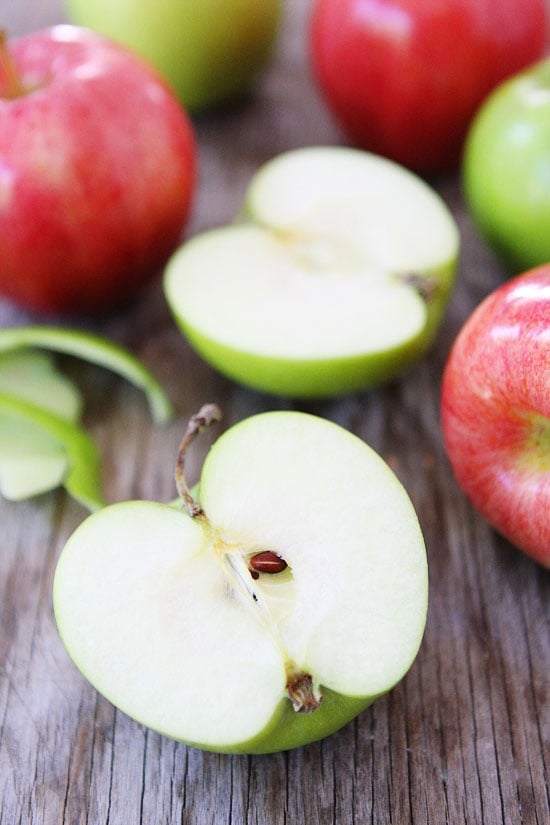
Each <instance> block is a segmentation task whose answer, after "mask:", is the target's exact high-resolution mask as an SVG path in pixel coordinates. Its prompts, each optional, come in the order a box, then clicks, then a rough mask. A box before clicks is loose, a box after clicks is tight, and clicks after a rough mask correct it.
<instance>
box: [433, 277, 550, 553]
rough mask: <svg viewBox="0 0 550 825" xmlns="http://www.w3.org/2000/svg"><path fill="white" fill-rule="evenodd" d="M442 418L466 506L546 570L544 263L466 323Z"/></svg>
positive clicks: (549, 380) (547, 333) (548, 441)
mask: <svg viewBox="0 0 550 825" xmlns="http://www.w3.org/2000/svg"><path fill="white" fill-rule="evenodd" d="M441 420H442V427H443V436H444V440H445V445H446V448H447V453H448V456H449V459H450V462H451V465H452V468H453V470H454V473H455V475H456V478H457V480H458V483H459V484H460V486H461V487H462V489H463V490H464V492H465V493H466V495H467V496H468V497H469V499H470V500H471V502H472V504H473V505H474V507H476V509H477V510H478V511H479V512H480V513H481V514H482V515H483V516H484V517H485V518H486V519H487V520H488V521H489V522H490V523H491V524H492V525H493V526H494V527H495V528H496V529H497V530H498V531H499V532H501V533H502V534H503V535H504V536H506V538H508V539H509V540H510V541H511V542H512V543H513V544H515V545H516V546H517V547H519V548H520V549H521V550H523V551H524V552H525V553H527V554H528V555H529V556H531V557H532V558H534V559H536V561H538V562H540V563H541V564H543V565H545V566H546V567H550V264H545V265H544V266H540V267H537V268H536V269H531V270H529V271H528V272H526V273H524V274H523V275H519V276H518V277H516V278H514V279H513V280H511V281H508V282H507V283H506V284H504V285H503V286H501V287H500V288H499V289H497V290H495V291H494V292H492V293H491V294H490V295H489V296H488V297H487V298H486V299H485V300H484V301H483V302H482V303H481V304H480V305H479V306H478V307H477V309H475V310H474V312H473V313H472V315H471V316H470V317H469V318H468V320H467V321H466V323H465V324H464V326H463V327H462V329H461V331H460V332H459V334H458V336H457V339H456V341H455V343H454V345H453V348H452V350H451V353H450V356H449V359H448V362H447V365H446V367H445V372H444V376H443V387H442V402H441Z"/></svg>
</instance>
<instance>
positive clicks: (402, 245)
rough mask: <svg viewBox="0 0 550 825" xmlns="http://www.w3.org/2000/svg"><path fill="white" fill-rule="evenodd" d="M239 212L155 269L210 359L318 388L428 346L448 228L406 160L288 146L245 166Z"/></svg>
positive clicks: (398, 361) (367, 379) (270, 388)
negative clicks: (260, 163) (248, 176)
mask: <svg viewBox="0 0 550 825" xmlns="http://www.w3.org/2000/svg"><path fill="white" fill-rule="evenodd" d="M241 218H242V220H240V221H239V222H238V223H235V224H232V225H230V226H226V227H221V228H217V229H212V230H209V231H206V232H204V233H202V234H200V235H198V236H195V237H194V238H192V239H191V240H189V241H188V242H186V243H185V244H184V245H183V246H182V247H180V249H178V250H177V251H176V253H174V255H173V256H172V258H171V259H170V260H169V262H168V265H167V267H166V270H165V281H164V284H165V294H166V297H167V301H168V304H169V306H170V307H171V310H172V312H173V315H174V317H175V319H176V322H177V323H178V325H179V326H180V328H181V330H182V332H183V334H184V335H185V336H186V337H187V339H188V340H189V342H190V343H191V345H192V346H193V347H194V348H195V349H196V351H197V352H198V353H199V354H200V355H201V356H202V357H203V358H204V359H205V360H206V361H208V362H209V363H210V364H211V365H212V366H214V367H215V368H216V369H218V370H219V371H220V372H222V373H223V374H225V375H227V376H228V377H230V378H232V379H234V380H235V381H237V382H239V383H242V384H245V385H248V386H251V387H253V388H255V389H258V390H261V391H264V392H270V393H274V394H279V395H285V396H293V397H301V398H308V397H310V398H311V397H323V396H331V395H337V394H342V393H346V392H351V391H355V390H361V389H365V388H368V387H370V386H373V385H376V384H378V383H380V382H384V381H388V380H390V379H391V378H394V377H395V376H397V375H399V374H400V373H402V372H403V371H404V370H405V369H406V368H407V367H408V366H409V365H410V364H411V363H413V362H414V361H415V360H417V359H418V358H419V357H420V356H421V355H422V354H423V353H424V352H425V351H426V349H427V348H428V347H429V345H430V343H431V342H432V340H433V338H434V336H435V334H436V332H437V329H438V326H439V323H440V321H441V319H442V317H443V314H444V311H445V308H446V305H447V301H448V298H449V294H450V291H451V288H452V284H453V280H454V274H455V270H456V265H457V259H458V250H459V234H458V230H457V226H456V223H455V221H454V218H453V217H452V215H451V213H450V212H449V210H448V208H447V206H446V205H445V203H444V202H443V200H442V199H441V198H440V196H439V195H438V194H437V193H436V192H435V191H434V190H433V189H431V188H430V187H429V186H428V185H427V184H426V183H425V182H424V181H422V180H421V179H420V178H418V177H417V176H416V175H414V174H413V173H412V172H410V171H408V170H406V169H404V168H402V167H400V166H398V165H396V164H395V163H392V162H391V161H388V160H386V159H384V158H381V157H378V156H375V155H372V154H369V153H366V152H362V151H360V150H357V149H351V148H344V147H335V146H333V147H309V148H304V149H296V150H293V151H290V152H287V153H285V154H283V155H280V156H278V157H277V158H275V159H273V160H271V161H270V162H268V163H267V164H266V165H265V166H264V167H262V168H261V169H260V170H259V171H258V172H257V173H256V175H255V176H254V178H253V179H252V182H251V184H250V187H249V189H248V192H247V195H246V198H245V207H244V210H243V213H242V215H241Z"/></svg>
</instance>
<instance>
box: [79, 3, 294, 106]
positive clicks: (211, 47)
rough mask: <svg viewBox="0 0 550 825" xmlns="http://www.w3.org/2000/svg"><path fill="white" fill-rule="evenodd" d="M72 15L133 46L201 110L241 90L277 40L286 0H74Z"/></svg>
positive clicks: (185, 100) (188, 103) (228, 99)
mask: <svg viewBox="0 0 550 825" xmlns="http://www.w3.org/2000/svg"><path fill="white" fill-rule="evenodd" d="M66 5H67V8H68V11H69V14H70V16H71V18H72V20H73V21H74V22H75V23H79V24H80V25H84V26H88V27H89V28H91V29H95V30H97V31H99V32H101V33H102V34H104V35H107V36H108V37H111V38H113V39H114V40H117V41H119V42H120V43H123V44H125V45H126V46H129V47H130V48H132V49H133V50H135V51H136V52H138V53H139V54H141V55H142V56H143V57H145V58H146V59H147V60H149V61H150V62H151V63H152V64H153V65H154V66H156V68H157V69H158V70H159V71H160V72H161V73H162V74H163V75H164V77H166V79H167V80H168V81H169V82H170V84H171V85H172V86H173V88H174V90H175V91H176V92H177V94H178V96H179V98H180V100H181V101H182V102H183V103H184V104H185V106H186V107H188V108H190V109H193V110H196V109H204V108H208V107H213V106H218V105H220V104H222V103H228V102H231V101H232V100H234V99H235V98H237V97H239V96H241V95H242V94H243V93H244V92H245V91H246V90H247V89H248V88H249V87H250V85H251V83H252V81H253V80H254V78H255V77H256V75H257V74H258V73H259V72H260V71H261V70H262V69H263V68H264V66H265V64H266V62H267V60H268V58H269V56H270V54H271V52H272V49H273V46H274V43H275V38H276V34H277V31H278V27H279V21H280V16H281V0H262V2H261V3H259V2H258V0H67V3H66Z"/></svg>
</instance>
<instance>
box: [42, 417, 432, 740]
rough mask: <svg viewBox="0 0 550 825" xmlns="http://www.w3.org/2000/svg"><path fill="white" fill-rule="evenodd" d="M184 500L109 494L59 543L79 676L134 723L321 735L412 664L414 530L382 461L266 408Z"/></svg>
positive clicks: (215, 451) (64, 605) (238, 734)
mask: <svg viewBox="0 0 550 825" xmlns="http://www.w3.org/2000/svg"><path fill="white" fill-rule="evenodd" d="M218 417H219V411H218V410H217V408H216V407H215V406H214V405H207V406H206V407H205V408H203V409H202V410H201V411H200V412H199V413H198V414H197V415H196V416H194V417H193V418H192V419H191V421H190V424H189V427H188V429H187V431H186V433H185V436H184V438H183V441H182V446H181V447H180V451H179V453H178V460H177V463H176V480H177V486H178V490H179V492H180V496H181V500H182V506H181V507H178V506H174V504H159V503H154V502H123V503H118V504H113V505H110V506H108V507H106V508H104V509H103V510H100V511H99V512H97V513H94V514H92V515H91V516H89V517H88V518H87V519H86V520H85V521H84V522H83V523H82V524H81V525H80V526H79V527H78V528H77V530H76V531H75V533H74V534H73V535H72V537H71V538H70V539H69V541H68V542H67V544H66V545H65V548H64V550H63V551H62V554H61V556H60V559H59V562H58V566H57V570H56V574H55V581H54V591H53V598H54V609H55V616H56V620H57V624H58V628H59V631H60V634H61V637H62V639H63V641H64V643H65V646H66V648H67V650H68V652H69V654H70V656H71V657H72V659H73V661H74V662H75V664H76V665H77V667H78V668H79V669H80V670H81V672H82V673H83V674H84V676H86V677H87V679H88V680H89V681H90V682H91V683H92V685H94V686H95V687H96V688H97V690H99V691H100V692H101V693H102V694H103V695H104V696H105V697H107V699H109V700H110V701H111V702H112V703H113V704H115V705H116V706H117V707H119V708H120V709H121V710H122V711H124V712H125V713H126V714H128V715H129V716H131V717H133V718H134V719H136V720H138V721H139V722H140V723H142V724H144V725H146V726H148V727H150V728H152V729H154V730H156V731H158V732H160V733H162V734H164V735H167V736H169V737H172V738H175V739H177V740H181V741H184V742H186V743H189V744H192V745H194V746H197V747H202V748H204V749H207V750H214V751H222V752H235V753H267V752H272V751H279V750H286V749H289V748H293V747H297V746H299V745H302V744H305V743H307V742H310V741H313V740H317V739H320V738H322V737H324V736H326V735H328V734H330V733H331V732H333V731H335V730H337V729H338V728H340V727H341V726H342V725H344V724H345V723H347V722H348V721H349V720H350V719H352V718H353V717H355V716H356V715H357V714H358V713H359V712H360V711H361V710H362V709H363V708H365V707H366V706H367V705H369V704H370V703H371V702H372V701H373V699H374V698H376V697H377V696H380V695H381V694H383V693H385V692H387V691H388V690H390V689H391V688H392V687H393V686H394V685H395V684H396V682H397V681H398V680H400V679H401V678H402V677H403V676H404V674H405V673H406V671H407V670H408V669H409V667H410V666H411V664H412V662H413V660H414V658H415V656H416V654H417V651H418V649H419V645H420V643H421V639H422V635H423V631H424V626H425V621H426V609H427V563H426V553H425V547H424V541H423V537H422V533H421V530H420V527H419V523H418V519H417V516H416V514H415V511H414V509H413V506H412V503H411V501H410V499H409V497H408V495H407V493H406V492H405V490H404V488H403V486H402V485H401V483H400V481H399V480H398V479H397V478H396V476H395V475H394V473H393V472H392V471H391V470H390V468H389V467H388V465H387V464H386V463H385V462H384V461H383V460H382V458H380V457H379V456H378V455H377V454H376V453H375V452H374V451H373V450H372V449H371V448H370V447H369V446H367V445H366V444H365V443H364V442H363V441H361V440H360V439H359V438H357V437H356V436H355V435H352V434H351V433H349V432H347V431H346V430H344V429H343V428H341V427H340V426H338V425H337V424H334V423H332V422H329V421H327V420H325V419H321V418H318V417H316V416H312V415H309V414H305V413H300V412H290V411H282V412H269V413H262V414H260V415H256V416H253V417H251V418H248V419H246V420H244V421H242V422H240V423H239V424H237V425H235V426H233V427H231V428H230V429H228V430H226V432H225V433H224V434H223V435H222V436H221V437H220V438H219V439H218V440H217V441H216V442H215V444H214V446H213V447H212V448H211V450H210V452H209V453H208V455H207V457H206V460H205V463H204V467H203V472H202V475H201V480H200V483H199V484H198V485H197V489H198V492H196V493H195V492H194V491H193V493H191V492H190V491H189V489H188V487H187V484H186V482H185V474H184V468H183V456H184V452H185V449H186V448H187V446H188V445H189V443H190V441H191V440H192V438H194V436H195V435H196V433H197V432H199V431H200V429H201V428H202V427H203V426H205V425H206V424H208V423H210V422H211V421H212V420H215V419H216V418H218Z"/></svg>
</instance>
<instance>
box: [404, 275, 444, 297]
mask: <svg viewBox="0 0 550 825" xmlns="http://www.w3.org/2000/svg"><path fill="white" fill-rule="evenodd" d="M399 280H401V281H402V282H403V283H405V284H407V285H408V286H412V287H413V289H416V291H417V292H418V294H419V295H420V297H421V298H422V299H423V300H424V301H425V302H426V303H427V304H428V303H430V301H432V300H433V297H434V295H435V293H436V292H437V281H436V280H435V278H433V277H432V276H430V275H422V274H421V273H420V272H405V273H404V274H402V275H399Z"/></svg>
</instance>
